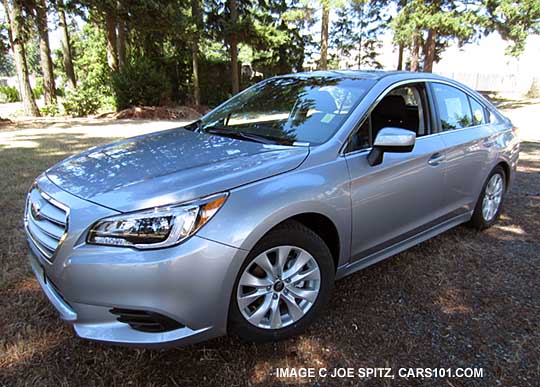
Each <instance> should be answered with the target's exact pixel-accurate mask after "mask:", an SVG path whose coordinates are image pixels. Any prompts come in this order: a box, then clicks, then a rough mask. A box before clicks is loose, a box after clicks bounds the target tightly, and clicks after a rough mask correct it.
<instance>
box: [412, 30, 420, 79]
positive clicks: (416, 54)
mask: <svg viewBox="0 0 540 387" xmlns="http://www.w3.org/2000/svg"><path fill="white" fill-rule="evenodd" d="M419 64H420V36H419V35H418V32H415V33H414V35H413V45H412V52H411V71H418V70H419Z"/></svg>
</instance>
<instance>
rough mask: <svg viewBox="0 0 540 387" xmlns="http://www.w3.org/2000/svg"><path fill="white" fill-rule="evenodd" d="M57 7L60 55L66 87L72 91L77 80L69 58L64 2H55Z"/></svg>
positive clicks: (69, 44)
mask: <svg viewBox="0 0 540 387" xmlns="http://www.w3.org/2000/svg"><path fill="white" fill-rule="evenodd" d="M56 4H57V5H58V19H59V25H60V28H61V30H62V53H63V56H64V68H65V71H66V76H67V80H68V87H69V88H70V89H72V90H74V89H75V88H76V87H77V78H76V77H75V70H74V69H73V58H72V56H71V41H70V40H69V29H68V24H67V21H66V11H65V8H64V2H63V1H62V0H57V3H56Z"/></svg>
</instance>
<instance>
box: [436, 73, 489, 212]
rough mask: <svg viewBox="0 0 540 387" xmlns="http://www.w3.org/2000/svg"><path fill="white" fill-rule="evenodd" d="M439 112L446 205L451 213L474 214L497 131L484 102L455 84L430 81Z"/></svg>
mask: <svg viewBox="0 0 540 387" xmlns="http://www.w3.org/2000/svg"><path fill="white" fill-rule="evenodd" d="M430 87H431V93H432V96H433V99H434V105H435V108H436V112H437V120H436V125H437V127H436V130H437V131H438V132H439V133H440V137H441V139H442V140H443V142H444V147H445V150H444V152H445V156H446V164H447V168H446V185H447V186H448V191H447V192H446V194H445V206H446V209H447V212H448V213H452V214H456V215H459V214H461V213H465V212H468V211H472V210H473V209H474V206H475V204H476V201H477V198H478V195H479V194H480V190H481V188H482V186H483V184H484V180H485V178H486V176H487V174H488V173H489V170H488V169H489V166H490V165H491V164H490V162H489V158H490V148H491V147H492V146H494V138H492V135H494V131H493V130H492V129H491V128H490V126H489V124H488V120H487V110H486V108H485V107H484V105H483V104H482V103H480V102H479V101H478V100H476V99H475V98H474V97H473V96H471V95H469V94H468V93H467V92H466V91H465V90H462V89H459V88H457V87H455V86H453V85H450V84H446V83H441V82H435V81H434V82H430Z"/></svg>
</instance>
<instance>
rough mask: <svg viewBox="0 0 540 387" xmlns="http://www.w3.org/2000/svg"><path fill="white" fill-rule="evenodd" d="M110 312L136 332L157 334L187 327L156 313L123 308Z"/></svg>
mask: <svg viewBox="0 0 540 387" xmlns="http://www.w3.org/2000/svg"><path fill="white" fill-rule="evenodd" d="M110 312H111V313H112V314H114V315H116V316H118V317H117V318H116V319H117V320H118V321H119V322H121V323H124V324H128V325H129V326H130V327H131V328H132V329H135V330H136V331H141V332H153V333H157V332H168V331H172V330H175V329H180V328H184V327H185V325H183V324H180V323H179V322H178V321H175V320H173V319H172V318H170V317H167V316H163V315H162V314H159V313H156V312H148V311H146V310H135V309H123V308H113V309H111V310H110Z"/></svg>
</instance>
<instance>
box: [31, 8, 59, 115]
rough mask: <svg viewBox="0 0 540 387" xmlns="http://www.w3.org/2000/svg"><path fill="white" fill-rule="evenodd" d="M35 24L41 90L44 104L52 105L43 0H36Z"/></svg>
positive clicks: (49, 53) (45, 13)
mask: <svg viewBox="0 0 540 387" xmlns="http://www.w3.org/2000/svg"><path fill="white" fill-rule="evenodd" d="M36 25H37V28H38V34H39V55H40V64H41V71H42V72H43V92H44V96H45V104H46V105H52V104H55V103H56V86H55V84H54V72H53V63H52V59H51V47H50V45H49V29H48V26H47V3H46V2H45V0H38V1H37V3H36Z"/></svg>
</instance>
